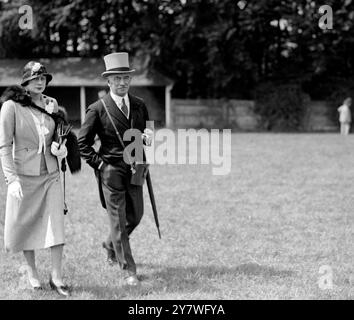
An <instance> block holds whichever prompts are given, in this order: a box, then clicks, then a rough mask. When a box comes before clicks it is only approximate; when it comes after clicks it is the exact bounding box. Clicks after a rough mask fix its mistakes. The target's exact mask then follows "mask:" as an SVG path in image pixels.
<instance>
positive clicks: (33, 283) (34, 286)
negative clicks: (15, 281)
mask: <svg viewBox="0 0 354 320" xmlns="http://www.w3.org/2000/svg"><path fill="white" fill-rule="evenodd" d="M28 282H29V283H30V285H31V287H32V289H33V290H35V291H37V290H43V287H42V285H41V283H40V282H39V280H38V279H36V278H28Z"/></svg>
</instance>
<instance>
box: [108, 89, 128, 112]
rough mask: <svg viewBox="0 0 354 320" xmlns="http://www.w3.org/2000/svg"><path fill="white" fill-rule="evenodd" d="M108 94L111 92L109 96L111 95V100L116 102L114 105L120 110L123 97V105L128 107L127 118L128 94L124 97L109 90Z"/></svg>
mask: <svg viewBox="0 0 354 320" xmlns="http://www.w3.org/2000/svg"><path fill="white" fill-rule="evenodd" d="M110 94H111V97H112V99H113V101H114V102H115V103H116V105H117V106H118V108H119V109H120V111H122V100H123V99H124V102H125V105H126V106H127V108H128V116H127V118H129V115H130V103H129V98H128V94H126V95H125V96H124V97H121V96H118V95H116V94H114V93H113V92H112V91H110ZM122 112H123V111H122ZM123 114H124V112H123Z"/></svg>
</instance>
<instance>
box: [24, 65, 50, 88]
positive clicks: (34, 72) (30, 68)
mask: <svg viewBox="0 0 354 320" xmlns="http://www.w3.org/2000/svg"><path fill="white" fill-rule="evenodd" d="M42 75H43V76H45V77H46V80H47V83H46V84H47V85H48V83H49V82H50V81H51V80H52V79H53V76H52V75H51V74H49V73H48V72H47V70H46V68H45V66H44V65H43V64H41V63H40V62H36V61H30V62H28V63H27V64H26V65H25V66H24V67H23V73H22V81H21V86H23V87H24V86H26V85H27V84H28V82H29V81H30V80H32V79H35V78H37V77H39V76H42Z"/></svg>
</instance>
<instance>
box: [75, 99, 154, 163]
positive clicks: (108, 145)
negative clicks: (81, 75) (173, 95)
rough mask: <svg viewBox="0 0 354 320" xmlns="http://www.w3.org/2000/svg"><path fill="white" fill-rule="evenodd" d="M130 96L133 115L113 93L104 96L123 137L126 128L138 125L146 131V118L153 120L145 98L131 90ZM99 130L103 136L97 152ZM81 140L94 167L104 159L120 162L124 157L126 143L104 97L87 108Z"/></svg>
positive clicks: (85, 157) (89, 161) (100, 136)
mask: <svg viewBox="0 0 354 320" xmlns="http://www.w3.org/2000/svg"><path fill="white" fill-rule="evenodd" d="M128 96H129V103H130V112H129V119H127V118H126V117H125V115H124V114H123V113H122V111H121V110H120V109H119V108H118V106H117V105H116V103H115V102H114V101H113V99H112V97H111V95H110V94H109V93H108V94H107V95H105V96H104V97H103V100H104V101H105V103H106V106H107V109H108V111H109V113H110V115H111V117H112V119H113V121H114V123H115V126H116V127H117V129H118V131H119V134H120V136H121V138H122V139H123V136H124V132H125V131H126V130H128V129H130V128H135V129H138V130H140V131H141V133H143V132H144V129H145V128H146V121H148V120H149V115H148V111H147V108H146V105H145V103H144V101H143V100H142V99H140V98H138V97H136V96H133V95H131V94H128ZM96 134H97V135H98V137H99V138H100V140H101V147H100V149H99V150H98V152H95V150H94V148H93V147H92V146H93V145H94V142H95V136H96ZM78 142H79V146H80V152H81V156H82V157H83V158H84V159H85V160H86V161H87V163H88V164H89V165H90V166H91V167H92V168H94V169H97V168H98V166H99V165H100V163H101V161H104V162H105V163H109V164H111V165H116V164H117V163H118V161H119V160H121V158H122V156H123V147H122V145H121V144H120V142H119V140H118V138H117V135H116V133H115V130H114V127H113V126H112V124H111V122H110V119H109V118H108V115H107V113H106V110H105V108H104V106H103V104H102V102H101V101H100V100H98V101H96V102H95V103H93V104H91V105H90V106H89V107H88V108H87V111H86V118H85V122H84V124H83V126H82V127H81V130H80V134H79V139H78ZM124 142H125V145H126V146H127V145H128V144H130V143H131V142H130V141H124Z"/></svg>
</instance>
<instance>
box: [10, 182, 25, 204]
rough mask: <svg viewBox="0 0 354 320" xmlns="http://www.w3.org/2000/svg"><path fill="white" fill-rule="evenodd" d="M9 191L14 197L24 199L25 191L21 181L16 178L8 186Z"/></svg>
mask: <svg viewBox="0 0 354 320" xmlns="http://www.w3.org/2000/svg"><path fill="white" fill-rule="evenodd" d="M8 192H9V194H10V195H11V196H12V197H15V198H16V199H18V200H22V198H23V193H22V188H21V184H20V181H18V180H14V181H12V182H11V183H10V184H9V186H8Z"/></svg>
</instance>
